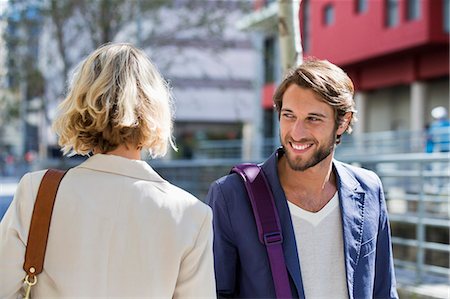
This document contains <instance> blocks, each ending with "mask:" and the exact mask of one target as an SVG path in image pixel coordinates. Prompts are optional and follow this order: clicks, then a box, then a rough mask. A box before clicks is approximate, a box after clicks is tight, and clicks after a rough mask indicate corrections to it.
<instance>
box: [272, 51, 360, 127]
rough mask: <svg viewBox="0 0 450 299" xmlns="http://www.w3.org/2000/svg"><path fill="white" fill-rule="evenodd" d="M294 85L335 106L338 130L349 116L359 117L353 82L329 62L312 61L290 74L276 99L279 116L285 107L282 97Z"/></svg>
mask: <svg viewBox="0 0 450 299" xmlns="http://www.w3.org/2000/svg"><path fill="white" fill-rule="evenodd" d="M292 84H296V85H298V86H300V87H304V88H308V89H311V90H313V91H314V92H315V93H316V94H317V95H318V96H319V97H320V99H321V100H322V101H324V102H325V103H327V104H328V105H330V106H332V107H333V108H334V111H335V120H336V125H337V126H338V125H339V124H341V123H342V122H343V118H344V115H345V114H346V113H347V112H352V113H353V114H354V113H356V110H355V101H354V100H353V96H354V92H355V90H354V87H353V82H352V80H351V79H350V78H349V77H348V75H347V74H346V73H345V72H344V71H343V70H342V69H341V68H339V67H338V66H336V65H334V64H332V63H331V62H329V61H328V60H318V59H315V58H309V59H307V60H305V61H304V62H303V63H302V64H301V65H299V66H298V67H295V68H293V69H291V70H289V71H288V73H287V75H286V77H285V78H284V80H283V81H282V82H281V84H280V85H279V86H278V88H277V90H276V91H275V94H274V96H273V101H274V106H275V108H276V109H277V111H278V114H279V113H280V111H281V108H282V106H283V95H284V93H285V92H286V90H287V89H288V87H289V86H291V85H292ZM355 121H356V118H355V117H354V116H353V117H352V120H351V121H350V123H349V125H348V128H347V132H348V133H351V131H352V125H353V123H354V122H355Z"/></svg>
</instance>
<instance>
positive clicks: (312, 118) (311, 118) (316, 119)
mask: <svg viewBox="0 0 450 299" xmlns="http://www.w3.org/2000/svg"><path fill="white" fill-rule="evenodd" d="M308 119H309V120H310V121H313V122H316V121H320V120H321V119H320V118H317V117H308Z"/></svg>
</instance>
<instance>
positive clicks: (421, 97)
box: [410, 81, 427, 132]
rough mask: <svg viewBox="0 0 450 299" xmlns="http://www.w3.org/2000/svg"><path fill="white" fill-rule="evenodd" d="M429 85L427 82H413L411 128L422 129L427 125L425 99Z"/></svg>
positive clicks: (412, 129) (413, 129)
mask: <svg viewBox="0 0 450 299" xmlns="http://www.w3.org/2000/svg"><path fill="white" fill-rule="evenodd" d="M426 92H427V86H426V83H425V82H417V81H416V82H413V83H412V84H411V105H410V130H411V131H413V132H419V131H422V130H423V129H424V127H425V99H426Z"/></svg>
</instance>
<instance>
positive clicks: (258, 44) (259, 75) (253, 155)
mask: <svg viewBox="0 0 450 299" xmlns="http://www.w3.org/2000/svg"><path fill="white" fill-rule="evenodd" d="M252 43H253V47H254V49H255V51H256V55H255V59H256V76H255V79H254V82H253V86H254V90H255V98H254V109H253V116H252V119H251V120H250V121H249V122H246V123H244V126H243V129H242V139H243V140H242V159H243V160H244V161H254V162H259V161H260V160H261V153H262V146H263V140H262V134H263V128H262V124H263V123H262V122H263V111H262V109H263V108H262V102H261V101H262V87H263V83H264V65H263V64H264V56H263V50H264V35H263V33H259V32H255V33H253V34H252Z"/></svg>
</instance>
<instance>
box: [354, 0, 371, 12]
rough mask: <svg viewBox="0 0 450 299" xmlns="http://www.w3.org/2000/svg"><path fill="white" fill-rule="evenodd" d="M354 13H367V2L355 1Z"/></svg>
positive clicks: (362, 0)
mask: <svg viewBox="0 0 450 299" xmlns="http://www.w3.org/2000/svg"><path fill="white" fill-rule="evenodd" d="M355 6H356V12H357V13H363V12H366V11H367V8H368V7H369V2H368V0H355Z"/></svg>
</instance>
